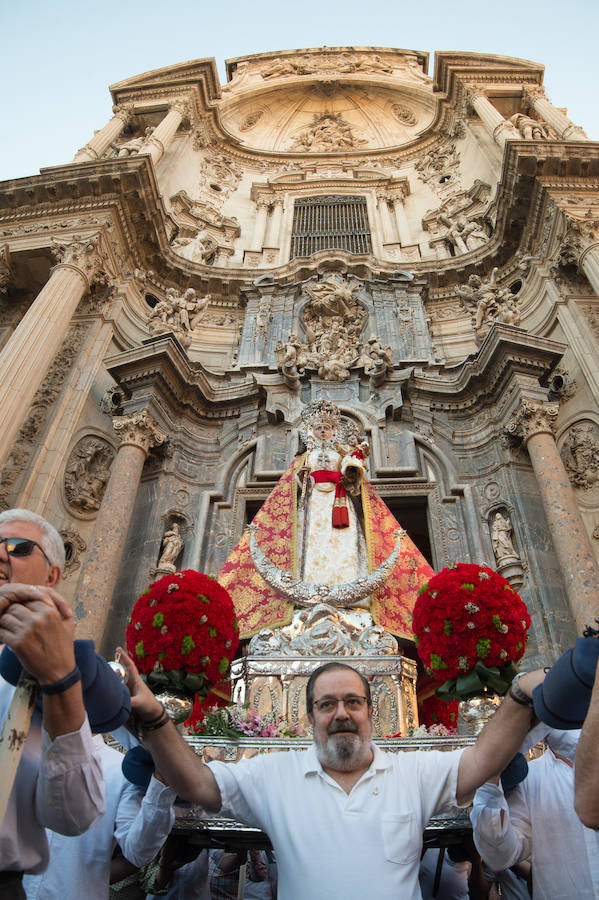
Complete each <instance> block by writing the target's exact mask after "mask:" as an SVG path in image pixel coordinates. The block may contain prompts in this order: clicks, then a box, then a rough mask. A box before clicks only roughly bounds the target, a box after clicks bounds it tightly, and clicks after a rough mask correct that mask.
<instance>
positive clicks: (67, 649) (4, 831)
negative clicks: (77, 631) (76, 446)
mask: <svg viewBox="0 0 599 900" xmlns="http://www.w3.org/2000/svg"><path fill="white" fill-rule="evenodd" d="M64 562H65V555H64V546H63V543H62V540H61V538H60V535H59V534H58V532H57V531H56V529H55V528H53V526H52V525H50V524H49V523H48V522H46V520H45V519H43V518H42V517H41V516H38V515H37V514H35V513H32V512H30V511H29V510H21V509H11V510H7V511H6V512H3V513H0V642H2V643H4V644H6V645H7V646H8V647H9V648H10V649H11V650H12V651H13V652H14V654H15V655H16V657H17V658H18V660H19V662H20V663H21V665H22V666H23V668H24V669H26V671H27V672H29V673H30V674H31V675H32V676H33V677H34V678H35V679H36V680H37V682H38V684H39V690H40V694H41V696H42V716H41V726H42V728H43V731H41V729H40V723H39V721H37V720H36V714H35V713H34V719H33V720H32V727H31V729H30V732H29V735H28V737H27V741H26V743H25V748H24V751H23V755H22V757H21V761H20V763H19V768H18V770H17V774H16V777H15V781H14V784H13V788H12V792H11V795H10V798H9V801H8V807H7V811H6V814H5V816H4V820H3V821H2V822H1V823H0V898H5V897H6V898H10V900H17V898H21V897H25V893H24V891H23V887H22V875H23V873H24V872H30V873H32V874H36V873H38V872H42V871H43V870H44V869H45V868H46V866H47V864H48V844H47V840H46V836H45V832H44V828H45V827H48V828H51V829H52V830H54V831H58V832H60V833H61V834H68V835H74V834H81V833H82V832H84V831H86V829H87V828H89V827H90V825H92V824H93V823H94V822H95V821H96V820H97V819H99V818H100V816H101V815H102V814H103V813H104V781H103V776H102V767H101V762H100V758H99V754H98V753H97V751H96V750H95V749H94V746H93V743H92V736H91V731H90V726H89V723H88V720H87V715H86V711H85V708H84V704H83V694H82V690H81V673H80V672H79V669H78V667H77V665H76V661H75V652H74V644H73V637H74V620H73V613H72V612H71V610H70V608H69V606H68V604H67V602H66V600H65V599H64V598H63V597H61V595H60V594H59V593H58V592H57V590H56V588H57V586H58V583H59V581H60V577H61V573H62V569H63V567H64ZM13 693H14V687H13V685H12V684H9V683H8V682H7V681H5V679H4V678H3V677H0V721H2V722H3V721H4V719H5V718H6V715H7V712H8V708H9V706H10V701H11V699H12V695H13Z"/></svg>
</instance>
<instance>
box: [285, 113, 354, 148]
mask: <svg viewBox="0 0 599 900" xmlns="http://www.w3.org/2000/svg"><path fill="white" fill-rule="evenodd" d="M365 143H366V141H365V140H364V139H363V138H360V137H357V136H356V135H355V134H354V132H353V129H352V127H351V125H350V124H349V122H346V121H345V119H344V118H343V116H342V115H341V114H340V113H322V114H321V115H314V117H313V119H312V122H311V123H310V125H309V126H308V128H306V129H305V130H304V131H302V132H301V134H299V135H298V136H297V137H296V138H295V139H294V141H293V142H292V149H294V150H307V151H312V150H314V151H318V152H321V153H327V152H335V151H338V150H354V149H355V148H356V147H358V146H360V145H361V144H365Z"/></svg>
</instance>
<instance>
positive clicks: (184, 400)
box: [104, 335, 260, 419]
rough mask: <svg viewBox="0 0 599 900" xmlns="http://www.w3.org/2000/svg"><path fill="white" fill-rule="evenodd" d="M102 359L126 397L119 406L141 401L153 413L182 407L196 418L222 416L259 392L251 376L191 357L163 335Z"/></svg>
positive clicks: (251, 400)
mask: <svg viewBox="0 0 599 900" xmlns="http://www.w3.org/2000/svg"><path fill="white" fill-rule="evenodd" d="M104 365H105V367H106V369H107V371H108V372H109V373H110V375H111V376H112V377H113V378H114V379H115V381H116V382H117V383H118V384H119V385H120V387H121V388H122V390H123V392H124V393H125V395H126V397H127V400H126V401H125V403H123V409H124V411H125V412H128V411H129V409H130V408H138V407H139V406H146V405H147V406H148V408H150V409H151V410H152V412H153V414H156V410H157V409H165V410H169V409H171V410H172V409H176V408H179V409H185V408H187V409H192V410H193V411H194V413H195V414H196V415H197V416H198V417H199V419H202V418H203V417H206V418H224V417H227V416H230V415H238V414H239V411H240V407H243V406H247V405H248V404H250V405H255V404H256V401H257V399H258V396H259V394H260V388H259V387H258V385H257V384H256V382H255V381H254V379H253V378H251V376H250V377H247V376H244V375H241V374H239V375H237V376H232V377H231V376H230V375H228V376H224V375H222V376H220V375H216V374H211V373H209V372H207V371H206V370H205V369H204V367H203V366H202V365H201V363H191V362H190V360H189V358H188V357H187V356H186V354H185V353H184V351H183V349H182V348H181V346H180V345H179V344H178V342H176V341H175V340H173V339H172V338H171V337H170V336H169V335H160V336H159V337H157V338H155V339H152V340H149V341H145V342H144V343H143V344H142V345H141V346H138V347H134V348H133V349H131V350H126V351H125V352H124V353H119V354H116V355H114V356H110V357H108V358H107V359H106V360H105V363H104ZM159 418H162V417H161V416H159Z"/></svg>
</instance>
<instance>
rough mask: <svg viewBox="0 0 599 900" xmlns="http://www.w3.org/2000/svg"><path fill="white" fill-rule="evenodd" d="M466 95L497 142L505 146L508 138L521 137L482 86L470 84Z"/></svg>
mask: <svg viewBox="0 0 599 900" xmlns="http://www.w3.org/2000/svg"><path fill="white" fill-rule="evenodd" d="M466 96H467V98H468V100H469V101H470V103H471V104H472V107H473V108H474V111H475V112H476V114H477V115H478V117H479V118H480V120H481V122H482V123H483V125H484V126H485V128H486V129H487V131H488V132H489V134H490V135H491V137H492V138H493V140H494V141H495V143H496V144H499V146H500V147H503V146H505V142H506V141H507V140H508V138H519V137H520V135H519V134H518V133H517V132H516V130H515V128H514V127H513V125H512V124H511V123H510V122H508V121H507V120H506V119H504V118H503V116H502V115H501V113H500V112H499V110H498V109H496V108H495V107H494V106H493V104H492V103H491V101H490V100H489V99H488V98H487V97H485V95H484V94H483V92H482V90H481V89H480V88H478V87H477V86H476V85H469V86H468V88H466Z"/></svg>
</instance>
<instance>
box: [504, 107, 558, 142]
mask: <svg viewBox="0 0 599 900" xmlns="http://www.w3.org/2000/svg"><path fill="white" fill-rule="evenodd" d="M508 122H511V123H512V125H513V126H514V128H515V129H516V130H517V131H518V132H519V134H520V137H521V138H524V140H525V141H549V140H551V139H552V135H551V134H550V132H549V129H548V127H547V126H546V125H545V124H544V123H543V122H539V121H538V120H537V119H532V118H531V117H530V116H525V115H524V114H523V113H515V114H514V115H513V116H510V118H509V119H508Z"/></svg>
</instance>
